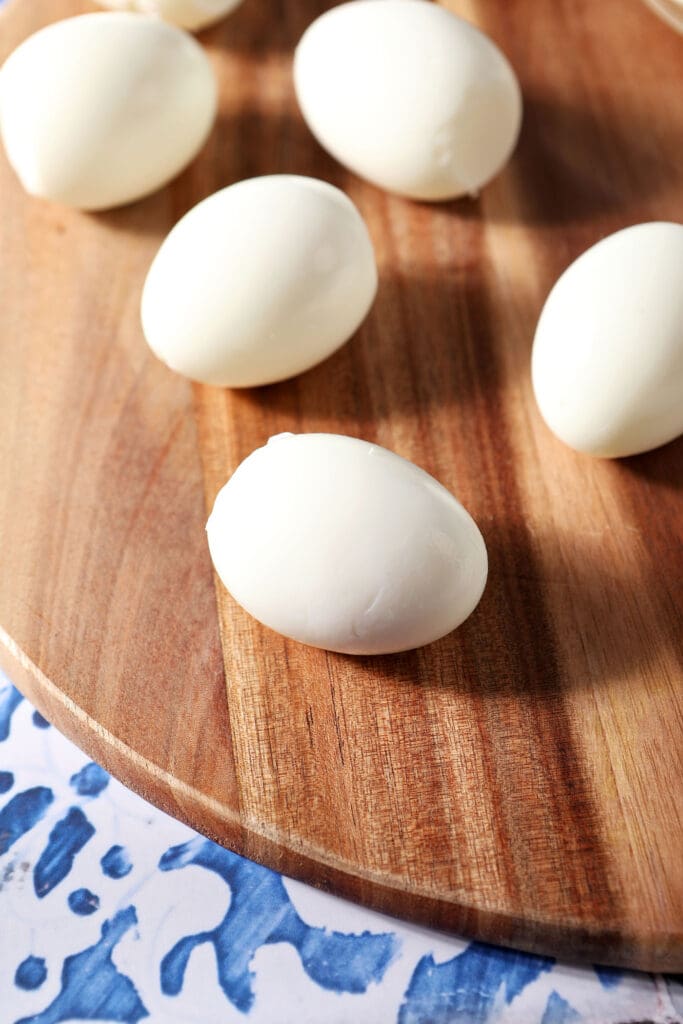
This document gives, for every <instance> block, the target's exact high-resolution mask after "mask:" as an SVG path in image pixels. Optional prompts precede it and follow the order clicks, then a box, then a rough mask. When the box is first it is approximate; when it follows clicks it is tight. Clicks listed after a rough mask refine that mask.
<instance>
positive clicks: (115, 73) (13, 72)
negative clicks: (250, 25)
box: [0, 12, 216, 210]
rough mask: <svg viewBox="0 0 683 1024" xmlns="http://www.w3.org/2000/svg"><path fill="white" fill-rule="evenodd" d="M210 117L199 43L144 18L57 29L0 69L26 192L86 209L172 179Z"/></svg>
mask: <svg viewBox="0 0 683 1024" xmlns="http://www.w3.org/2000/svg"><path fill="white" fill-rule="evenodd" d="M215 113H216V82H215V78H214V74H213V71H212V69H211V65H210V64H209V61H208V59H207V57H206V55H205V53H204V51H203V50H202V48H201V47H200V46H199V44H198V43H197V42H196V41H195V40H194V39H193V38H192V37H191V36H189V35H188V34H187V33H185V32H183V31H181V30H180V29H178V28H175V27H174V26H172V25H167V24H165V23H164V22H162V21H159V20H158V19H157V18H148V17H145V16H143V15H140V14H127V13H107V12H102V13H100V14H85V15H81V16H79V17H75V18H67V19H66V20H64V21H58V22H55V23H54V24H52V25H48V26H47V28H44V29H41V30H40V31H39V32H36V33H35V34H34V35H32V36H30V37H29V38H28V39H26V40H25V41H24V42H23V43H22V44H21V45H20V46H19V47H18V48H17V49H16V50H15V51H14V52H13V53H12V54H11V55H10V56H9V58H8V59H7V60H6V62H5V64H4V65H3V68H2V71H1V72H0V131H1V132H2V138H3V142H4V145H5V150H6V152H7V156H8V158H9V161H10V163H11V164H12V166H13V168H14V170H15V171H16V173H17V175H18V177H19V179H20V181H21V183H22V184H23V186H24V188H25V189H26V191H27V192H30V193H31V194H32V195H35V196H41V197H42V198H45V199H51V200H53V201H55V202H59V203H64V204H66V205H68V206H75V207H80V208H81V209H85V210H101V209H106V208H108V207H113V206H119V205H121V204H124V203H129V202H131V201H133V200H135V199H139V198H141V197H142V196H144V195H147V194H148V193H150V192H153V191H155V190H156V189H158V188H160V187H161V186H162V185H164V184H165V183H166V182H167V181H169V180H170V179H171V178H174V177H175V176H176V175H177V174H178V173H179V172H180V171H181V170H182V169H183V168H184V167H185V166H186V165H187V164H188V163H189V162H190V160H192V158H193V157H194V156H195V155H196V153H197V152H198V150H199V149H200V147H201V146H202V145H203V143H204V141H205V139H206V137H207V135H208V133H209V131H210V129H211V127H212V125H213V122H214V118H215Z"/></svg>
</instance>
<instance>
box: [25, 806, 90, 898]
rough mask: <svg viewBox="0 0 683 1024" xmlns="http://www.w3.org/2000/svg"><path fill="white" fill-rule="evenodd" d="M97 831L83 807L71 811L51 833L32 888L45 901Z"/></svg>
mask: <svg viewBox="0 0 683 1024" xmlns="http://www.w3.org/2000/svg"><path fill="white" fill-rule="evenodd" d="M94 834H95V829H94V827H93V826H92V825H91V824H90V822H89V821H88V819H87V818H86V816H85V814H84V813H83V811H82V810H81V809H80V807H70V808H69V810H68V812H67V814H66V816H65V817H64V818H62V820H61V821H58V822H57V824H56V825H55V827H54V828H53V829H52V831H51V832H50V836H49V839H48V841H47V846H46V847H45V849H44V850H43V852H42V853H41V855H40V857H39V859H38V863H37V864H36V866H35V868H34V870H33V888H34V889H35V892H36V896H37V897H38V898H39V899H42V898H43V897H44V896H47V894H48V893H49V892H52V890H53V889H54V887H55V886H56V885H59V883H60V882H61V881H62V879H63V878H66V876H67V875H68V874H69V872H70V871H71V868H72V867H73V862H74V857H75V856H76V854H77V853H78V852H79V850H82V849H83V847H84V846H85V844H86V843H87V842H88V840H90V839H91V838H92V836H94Z"/></svg>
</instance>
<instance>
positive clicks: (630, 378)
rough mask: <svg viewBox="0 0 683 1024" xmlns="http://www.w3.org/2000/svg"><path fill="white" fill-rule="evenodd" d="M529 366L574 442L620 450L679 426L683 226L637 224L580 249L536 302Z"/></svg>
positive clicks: (563, 434)
mask: <svg viewBox="0 0 683 1024" xmlns="http://www.w3.org/2000/svg"><path fill="white" fill-rule="evenodd" d="M531 374H532V381H533V387H534V392H535V394H536V401H537V402H538V406H539V408H540V410H541V414H542V416H543V418H544V419H545V421H546V423H547V424H548V426H549V427H550V429H551V430H553V431H554V432H555V434H557V436H558V437H559V438H560V439H561V440H562V441H564V442H565V443H566V444H568V445H570V446H571V447H572V448H575V449H576V450H577V451H580V452H586V453H587V454H589V455H599V456H606V457H611V458H619V457H621V456H625V455H635V454H636V453H638V452H643V451H647V450H648V449H650V448H656V447H658V445H661V444H666V442H667V441H671V440H673V438H674V437H677V436H678V434H680V433H683V225H681V224H668V223H652V224H638V225H636V226H635V227H630V228H625V229H624V230H623V231H617V233H616V234H614V235H609V237H607V238H604V239H603V240H602V241H601V242H598V243H597V245H594V246H593V247H592V248H590V249H588V250H587V251H586V252H584V253H583V255H582V256H579V258H578V259H577V260H576V261H575V262H574V263H572V264H571V266H570V267H568V268H567V270H565V272H564V273H563V274H562V276H561V277H560V278H559V280H558V281H557V283H556V284H555V286H554V287H553V289H552V291H551V292H550V295H549V296H548V299H547V300H546V303H545V306H544V307H543V312H542V313H541V318H540V320H539V322H538V327H537V329H536V337H535V339H534V346H533V353H532V360H531Z"/></svg>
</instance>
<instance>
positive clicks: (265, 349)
mask: <svg viewBox="0 0 683 1024" xmlns="http://www.w3.org/2000/svg"><path fill="white" fill-rule="evenodd" d="M376 290H377V269H376V266H375V257H374V252H373V248H372V244H371V242H370V238H369V236H368V232H367V228H366V227H365V224H364V222H363V219H362V217H361V216H360V214H359V213H358V210H357V209H356V207H355V206H354V205H353V203H352V202H351V200H350V199H349V198H348V196H345V195H344V193H343V192H340V191H339V189H337V188H334V187H333V186H332V185H328V184H326V183H325V182H323V181H317V180H316V179H314V178H303V177H298V176H296V175H287V174H277V175H270V176H267V177H263V178H251V179H249V180H248V181H240V182H238V183H237V184H236V185H231V186H230V187H229V188H226V189H223V190H222V191H221V192H216V193H215V194H214V195H212V196H209V198H208V199H205V200H204V201H203V202H201V203H199V205H198V206H195V207H194V209H192V210H190V212H189V213H187V214H186V215H185V216H184V217H183V219H182V220H181V221H179V222H178V224H176V226H175V227H174V228H173V230H172V231H171V233H170V235H168V237H167V238H166V240H165V241H164V243H163V244H162V246H161V248H160V250H159V252H158V253H157V255H156V257H155V259H154V262H153V263H152V266H151V267H150V270H149V273H148V275H147V280H146V282H145V287H144V291H143V294H142V326H143V330H144V333H145V337H146V338H147V341H148V343H149V345H150V347H151V348H152V350H153V351H154V352H155V353H156V355H157V356H158V357H159V358H160V359H162V360H163V361H164V362H165V363H167V365H168V366H170V367H171V368H172V369H174V370H177V371H178V372H179V373H182V374H184V375H185V376H186V377H190V378H192V379H193V380H198V381H203V382H204V383H206V384H215V385H218V386H220V387H233V388H240V387H253V386H256V385H260V384H269V383H271V382H273V381H277V380H283V379H284V378H286V377H292V376H294V374H297V373H301V372H302V371H303V370H307V369H309V367H311V366H314V365H315V364H316V363H319V362H320V361H321V360H323V359H325V358H326V357H327V356H329V355H330V354H331V353H332V352H334V351H335V349H337V348H339V346H340V345H342V344H343V342H345V341H346V340H347V338H349V337H350V336H351V335H352V334H353V332H354V331H355V330H356V328H357V327H358V325H359V324H360V323H361V321H362V320H363V318H364V317H365V314H366V313H367V311H368V309H369V308H370V306H371V304H372V301H373V299H374V297H375V292H376Z"/></svg>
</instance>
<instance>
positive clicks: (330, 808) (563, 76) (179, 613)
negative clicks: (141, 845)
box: [0, 0, 683, 970]
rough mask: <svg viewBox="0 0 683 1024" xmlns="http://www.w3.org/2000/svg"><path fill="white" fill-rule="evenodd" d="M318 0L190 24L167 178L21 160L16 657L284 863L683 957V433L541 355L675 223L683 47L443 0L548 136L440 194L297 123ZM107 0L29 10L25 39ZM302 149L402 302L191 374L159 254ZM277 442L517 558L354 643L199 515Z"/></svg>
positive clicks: (166, 783) (266, 858)
mask: <svg viewBox="0 0 683 1024" xmlns="http://www.w3.org/2000/svg"><path fill="white" fill-rule="evenodd" d="M325 6H327V5H326V4H320V3H316V2H315V0H301V2H298V3H295V4H294V3H285V2H284V0H270V2H268V0H264V2H263V3H261V2H255V0H247V2H246V3H245V4H244V6H243V7H242V8H241V9H240V10H239V11H238V12H237V13H236V14H235V15H234V16H233V17H232V18H230V19H229V20H227V21H226V22H224V23H223V24H222V25H219V26H217V27H216V28H215V29H212V30H210V31H209V32H206V33H204V34H203V36H201V39H202V42H203V43H204V44H205V45H206V46H207V48H208V51H209V53H210V56H211V59H212V61H213V63H214V66H215V68H216V71H217V73H218V76H219V79H220V84H221V112H220V118H219V123H218V126H217V130H216V131H215V133H214V134H213V136H212V137H211V139H210V141H209V143H208V144H207V146H206V147H205V149H204V151H203V152H202V154H201V155H200V157H199V159H198V160H197V161H196V162H195V163H194V164H193V165H192V167H191V168H189V169H188V170H187V171H186V172H185V173H184V174H183V175H182V176H181V177H180V178H179V179H177V180H176V181H175V182H174V183H173V184H172V185H171V186H170V187H168V188H167V189H165V190H163V191H162V192H160V193H158V194H157V195H155V196H152V197H150V198H149V199H146V200H144V201H143V202H140V203H137V204H135V205H133V206H130V207H127V208H125V209H121V210H118V211H114V212H111V213H107V214H102V215H97V216H91V215H87V214H81V213H77V212H74V211H68V210H65V209H62V208H59V207H56V206H52V205H50V204H47V203H43V202H39V201H36V200H31V199H29V198H28V197H27V196H25V195H24V194H23V193H22V192H21V190H20V188H19V186H18V184H17V182H16V180H15V179H14V177H13V175H12V173H11V171H10V170H9V168H8V166H7V164H6V162H5V160H4V157H3V158H2V162H1V163H0V204H1V206H0V213H1V217H2V221H1V223H2V236H3V237H2V245H1V247H0V260H1V261H2V262H1V267H0V303H1V308H2V311H3V315H2V321H1V323H2V342H1V349H0V398H1V400H2V429H1V431H0V480H1V481H2V487H1V488H0V543H1V545H2V547H1V550H2V567H3V572H2V574H1V575H0V626H1V632H0V637H1V638H2V643H1V644H0V661H1V662H2V664H3V665H4V666H5V668H6V670H7V671H8V672H9V674H10V675H11V676H12V677H13V678H14V679H16V681H17V683H18V684H19V685H20V686H21V687H22V688H23V689H24V691H25V693H26V694H27V695H28V696H29V697H30V698H31V699H32V700H33V701H34V702H35V703H36V704H37V706H38V707H39V708H40V710H41V711H42V712H43V713H44V714H46V715H47V716H48V717H49V718H50V719H51V720H52V721H54V722H55V723H56V725H57V726H58V727H59V728H60V729H62V730H63V731H64V732H65V733H67V735H69V736H71V737H72V738H73V739H74V740H75V741H76V742H77V743H79V744H80V745H81V746H82V747H83V748H84V749H86V750H87V751H88V752H89V753H90V754H91V755H92V756H93V757H95V758H97V759H98V760H100V761H101V762H102V763H104V764H105V765H106V766H107V767H108V768H110V769H111V770H112V771H113V772H114V773H115V774H116V775H118V776H119V777H120V778H121V779H122V780H123V781H124V782H126V783H127V784H128V785H129V786H131V787H132V788H133V789H136V790H137V791H138V792H141V793H142V794H143V795H144V796H146V797H147V798H149V799H150V800H152V801H153V802H155V803H157V804H159V805H160V806H161V807H163V808H164V809H165V810H168V811H169V812H170V813H172V814H174V815H177V816H178V817H180V818H182V819H184V820H185V821H187V822H189V823H190V824H192V825H193V826H195V827H196V828H198V829H200V830H201V831H203V832H204V833H206V834H207V835H209V836H211V837H212V838H214V839H216V840H218V841H219V842H222V843H225V844H227V845H229V846H231V847H232V848H234V849H236V850H238V851H240V852H243V853H245V854H247V855H248V856H250V857H252V858H255V859H257V860H260V861H262V862H263V863H266V864H269V865H271V866H273V867H275V868H277V869H279V870H282V871H285V872H287V873H289V874H291V875H294V876H297V877H300V878H304V879H306V880H308V881H310V882H313V883H314V884H316V885H318V886H321V887H324V888H329V889H332V890H334V891H336V892H338V893H342V894H344V895H347V896H349V897H351V898H353V899H356V900H359V901H362V902H365V903H367V904H369V905H372V906H374V907H378V908H381V909H383V910H387V911H390V912H392V913H396V914H400V915H403V916H407V917H411V918H414V919H418V920H422V921H424V922H428V923H429V924H431V925H435V926H439V927H445V928H450V929H455V930H456V931H459V932H462V933H464V934H467V935H474V936H478V937H480V938H483V939H487V940H490V941H494V942H500V943H506V944H513V945H516V946H519V947H523V948H526V949H531V950H537V951H541V952H545V953H554V954H559V955H563V956H569V957H575V958H579V959H591V960H597V961H602V962H608V963H615V964H625V965H631V966H636V967H642V968H646V969H653V970H655V969H656V970H674V969H676V970H681V969H683V868H682V858H681V848H682V836H683V829H682V826H681V816H682V813H683V810H682V809H683V789H682V784H681V779H682V777H683V773H682V768H683V765H682V763H681V759H682V750H683V742H682V737H683V728H682V724H683V722H682V720H683V696H682V691H681V685H680V684H681V678H682V675H683V673H682V671H681V653H682V646H681V635H682V633H681V626H682V616H681V596H682V595H681V586H682V581H683V544H681V540H682V537H681V532H682V531H681V520H682V516H681V488H682V486H683V467H682V464H683V445H682V443H681V441H679V442H675V443H673V444H671V445H669V446H667V447H666V448H663V449H660V450H658V451H656V452H652V453H649V454H647V455H643V456H638V457H637V458H632V459H625V460H622V461H620V462H606V461H599V460H592V459H589V458H585V457H580V456H578V455H576V454H574V453H573V452H571V451H570V450H569V449H567V448H565V447H564V446H562V445H561V444H560V443H559V442H557V441H556V440H555V439H554V438H553V437H552V435H550V434H549V432H548V431H547V429H546V428H545V427H544V425H543V423H542V422H541V420H540V418H539V415H538V413H537V411H536V408H535V405H534V402H533V398H532V394H531V390H530V383H529V372H528V371H529V349H530V342H531V338H532V335H533V330H534V326H535V322H536V319H537V317H538V313H539V310H540V308H541V305H542V302H543V300H544V297H545V295H546V294H547V292H548V290H549V288H550V286H551V285H552V283H553V281H554V280H555V278H556V277H557V276H558V274H559V273H560V272H561V271H562V269H563V268H564V267H565V266H566V265H567V263H568V262H570V260H571V259H573V258H574V257H575V256H577V255H578V254H579V253H580V252H581V251H582V250H583V249H584V248H586V247H587V246H588V245H590V244H591V243H593V242H595V241H596V240H597V239H598V238H600V237H601V236H603V235H604V234H606V233H608V232H610V231H612V230H616V229H617V228H619V227H622V226H625V225H627V224H631V223H635V222H638V221H643V220H650V219H680V218H681V213H682V210H683V187H682V181H681V163H680V140H681V138H683V88H681V85H682V83H683V59H682V58H683V46H682V41H681V39H680V38H679V37H677V36H676V35H675V34H674V33H672V32H671V31H670V30H668V29H667V28H666V27H665V26H664V25H663V24H660V23H659V22H658V21H657V20H656V18H655V17H654V16H653V15H652V14H651V12H649V11H648V10H647V9H646V8H645V7H644V6H643V5H641V4H639V3H637V2H635V0H634V2H624V0H604V2H603V3H600V4H594V3H591V2H589V0H580V2H577V0H552V2H551V0H542V2H538V0H519V2H517V3H515V4H509V3H505V2H504V0H498V2H492V0H486V2H484V0H471V2H465V0H463V2H460V3H456V2H454V3H453V4H452V6H453V9H455V10H457V11H459V12H460V13H462V14H464V15H465V16H467V17H469V18H470V19H471V20H473V21H475V22H476V23H478V24H479V25H481V27H483V28H484V29H485V30H486V31H488V32H489V33H490V34H491V35H492V36H493V37H494V39H496V40H497V41H498V42H499V43H500V44H501V45H502V46H503V48H504V49H505V51H506V52H507V54H508V55H509V57H510V59H511V60H512V62H513V64H514V66H515V67H516V69H517V70H518V72H519V74H520V78H521V80H522V85H523V90H524V96H525V111H526V113H525V122H524V128H523V132H522V138H521V140H520V145H519V147H518V150H517V153H516V155H515V157H514V159H513V160H512V162H511V163H510V165H509V166H508V168H507V169H506V170H505V172H504V173H503V174H501V175H500V177H499V178H498V179H497V180H496V181H495V182H494V183H492V184H491V186H490V187H488V188H487V189H486V190H485V191H484V192H483V194H482V195H481V197H480V198H479V199H478V200H476V201H471V200H466V201H459V202H455V203H451V204H445V205H440V206H429V205H424V204H415V203H410V202H406V201H404V200H401V199H399V198H396V197H391V196H388V195H385V194H383V193H382V192H380V191H378V190H377V189H375V188H373V187H372V186H370V185H368V184H365V183H364V182H362V181H360V180H358V179H357V178H355V177H353V176H352V175H350V174H348V173H346V172H345V171H344V170H343V169H342V168H340V167H339V166H338V165H337V164H335V163H334V162H333V161H332V160H331V159H330V158H328V157H327V156H326V155H325V154H324V153H323V152H322V151H321V150H320V148H319V147H318V146H317V145H316V143H315V142H314V141H313V139H312V138H311V136H310V135H309V133H308V132H307V130H306V128H305V126H304V125H303V123H302V121H301V120H300V118H299V115H298V114H297V111H296V105H295V102H294V98H293V94H292V88H291V81H290V65H291V53H292V47H293V45H294V43H295V42H296V40H297V38H298V37H299V35H300V34H301V32H302V31H303V29H304V28H305V26H306V24H307V23H308V22H309V21H310V20H312V18H313V17H314V16H315V15H316V14H317V13H319V12H320V10H322V9H323V8H324V7H325ZM84 9H85V7H80V6H79V4H78V2H77V0H30V2H28V0H13V2H12V3H11V4H10V6H9V8H8V9H7V10H6V11H5V12H4V13H3V14H2V15H0V17H1V18H2V22H1V25H2V33H1V38H0V47H1V49H2V55H3V56H4V54H6V53H7V52H9V50H10V49H11V48H12V47H13V46H14V45H15V44H16V42H18V41H19V40H20V39H22V38H24V37H25V36H26V35H27V34H28V33H29V32H30V31H32V30H33V29H35V28H37V27H38V26H39V25H42V24H45V23H47V22H48V21H51V20H55V19H56V18H58V17H61V16H65V15H67V14H72V13H77V12H78V11H80V10H84ZM276 171H289V172H299V173H304V174H313V175H317V176H319V177H322V178H325V179H327V180H329V181H332V182H333V183H335V184H337V185H339V186H341V187H342V188H344V189H345V190H346V191H347V192H348V193H349V195H350V196H351V197H352V199H353V200H354V201H355V202H356V203H357V205H358V206H359V208H360V209H361V211H362V213H363V215H364V217H365V218H366V220H367V222H368V225H369V229H370V232H371V234H372V237H373V240H374V242H375V245H376V249H377V254H378V260H379V264H380V273H381V285H380V290H379V294H378V297H377V302H376V304H375V306H374V308H373V310H372V312H371V315H370V316H369V318H368V320H367V321H366V323H365V324H364V325H363V327H362V329H361V330H360V331H359V332H358V333H357V335H356V336H355V337H354V338H353V339H352V340H351V341H350V343H349V344H348V345H347V346H345V347H344V348H343V349H342V350H341V351H340V352H339V353H337V354H336V355H335V356H333V357H332V358H331V359H329V360H328V361H327V362H325V363H324V364H323V365H321V366H319V367H317V368H316V369H314V370H312V371H310V372H309V373H307V374H305V375H303V376H301V377H299V378H297V379H296V380H293V381H289V382H285V383H283V384H279V385H275V386H271V387H268V388H263V389H260V390H250V391H244V392H227V391H225V392H224V391H220V390H216V389H211V388H208V387H201V386H196V387H192V386H191V385H190V384H188V383H187V382H185V381H183V380H182V379H180V378H178V377H176V376H174V375H173V374H171V373H170V371H167V370H166V369H165V368H164V367H163V366H162V365H160V364H159V363H157V362H156V361H155V360H154V358H153V357H152V356H151V354H150V353H149V351H148V350H147V348H146V346H145V344H144V342H143V339H142V336H141V332H140V327H139V319H138V305H139V298H140V290H141V286H142V281H143V279H144V275H145V272H146V269H147V267H148V265H149V262H150V260H151V258H152V256H153V254H154V252H155V250H156V248H157V246H158V245H159V243H160V240H161V239H162V237H163V236H164V234H165V233H166V232H167V231H168V229H169V228H170V227H171V225H172V224H173V223H174V222H175V221H176V220H177V219H178V217H179V216H180V215H181V214H182V213H183V212H185V210H187V209H188V208H189V207H190V206H191V205H193V204H194V203H195V202H197V201H198V200H199V199H200V198H202V197H204V196H205V195H207V194H208V193H209V192H211V191H213V190H214V189H216V188H218V187H220V186H223V185H226V184H228V183H230V182H232V181H235V180H238V179H240V178H244V177H248V176H251V175H254V174H261V173H270V172H276ZM282 430H294V431H303V430H331V431H338V432H342V433H348V434H353V435H357V436H360V437H364V438H366V439H368V440H370V441H376V442H378V443H380V444H383V445H386V446H387V447H389V448H392V449H393V450H395V451H397V452H399V453H400V454H401V455H404V456H406V457H407V458H410V459H413V460H414V461H415V462H417V463H418V464H419V465H421V466H423V467H424V468H425V469H427V470H428V471H429V472H430V473H433V474H434V475H435V476H436V477H437V478H438V479H439V480H441V481H442V482H443V483H444V484H445V485H446V486H447V487H449V488H450V489H452V490H453V491H454V492H455V493H456V494H457V495H458V496H459V497H460V499H461V500H462V501H463V503H464V504H465V505H466V506H467V508H469V509H470V511H471V512H472V514H473V515H474V517H475V519H476V520H477V522H478V523H479V525H480V527H481V529H482V531H483V533H484V536H485V538H486V542H487V545H488V548H489V553H490V582H489V585H488V587H487V591H486V594H485V596H484V599H483V601H482V603H481V605H480V607H479V609H478V610H477V611H476V613H475V614H474V615H473V616H472V617H471V619H470V620H468V622H467V623H466V624H465V625H464V626H463V627H462V628H461V629H460V630H458V631H457V632H456V633H454V634H452V635H451V636H449V637H447V638H445V639H444V640H442V641H440V642H439V643H437V644H434V645H432V646H431V647H429V648H426V649H424V650H421V651H416V652H410V653H407V654H404V655H399V656H396V657H385V658H375V659H372V658H349V657H344V656H341V655H328V654H325V653H324V652H320V651H315V650H312V649H308V648H304V647H302V646H299V645H297V644H295V643H291V642H288V641H285V640H283V639H281V638H279V637H278V636H276V635H274V634H272V633H270V632H268V631H267V630H265V629H263V628H261V627H259V626H258V625H257V624H256V623H254V622H253V621H252V620H251V619H249V618H248V616H246V614H244V613H243V612H241V611H240V610H239V609H238V608H237V607H236V606H235V605H234V603H233V602H232V601H231V599H230V598H229V597H228V596H227V595H226V593H225V592H224V591H223V590H222V588H221V587H220V586H218V587H215V584H214V580H213V577H212V572H211V567H210V562H209V558H208V554H207V550H206V544H205V539H204V530H203V526H204V521H205V517H206V510H207V508H209V507H210V505H211V503H212V501H213V498H214V496H215V494H216V491H217V490H218V488H219V487H220V486H221V485H222V484H223V483H224V482H225V480H226V478H227V477H228V475H229V474H230V472H231V471H232V470H233V469H234V468H235V466H236V465H237V464H238V462H239V461H240V460H241V459H242V458H243V457H244V456H246V455H247V454H248V453H249V452H250V451H251V450H252V449H253V448H254V447H256V446H257V445H259V444H262V443H263V442H264V441H265V440H266V438H267V437H268V436H269V435H270V434H273V433H276V432H277V431H282ZM226 687H227V701H226V699H225V697H226Z"/></svg>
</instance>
